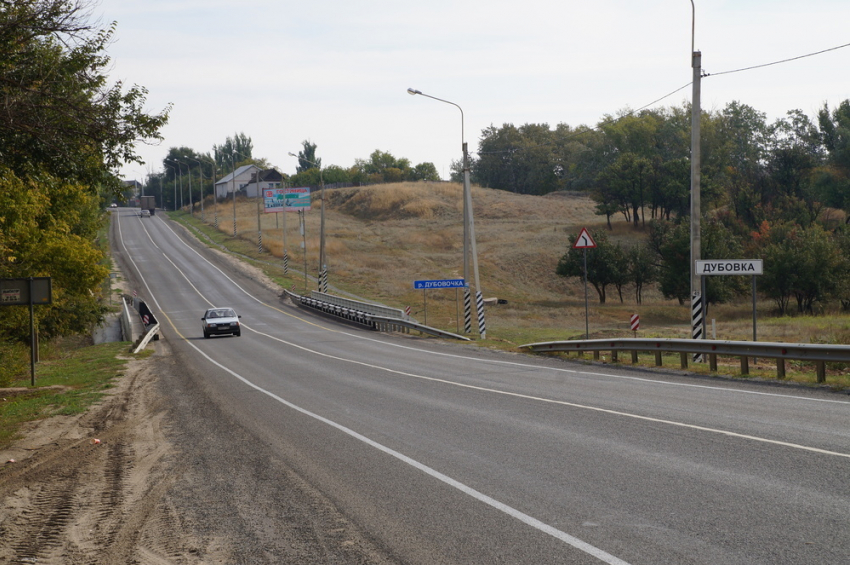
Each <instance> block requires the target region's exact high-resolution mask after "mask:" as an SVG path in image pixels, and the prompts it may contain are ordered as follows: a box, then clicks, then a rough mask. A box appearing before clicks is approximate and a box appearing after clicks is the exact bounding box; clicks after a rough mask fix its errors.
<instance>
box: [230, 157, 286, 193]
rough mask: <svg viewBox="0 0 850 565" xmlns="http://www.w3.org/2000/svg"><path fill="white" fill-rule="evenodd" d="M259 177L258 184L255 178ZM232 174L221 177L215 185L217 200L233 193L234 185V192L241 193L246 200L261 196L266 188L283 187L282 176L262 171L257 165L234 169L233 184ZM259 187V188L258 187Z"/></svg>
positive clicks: (268, 170)
mask: <svg viewBox="0 0 850 565" xmlns="http://www.w3.org/2000/svg"><path fill="white" fill-rule="evenodd" d="M258 177H259V183H258V182H257V178H258ZM233 179H234V174H233V173H231V174H229V175H227V176H225V177H222V178H221V180H219V181H218V182H217V183H215V195H216V196H217V197H218V198H226V197H227V196H230V195H231V194H232V193H233V187H234V184H235V186H236V192H237V194H238V193H242V194H244V195H245V196H247V197H248V198H256V197H257V196H258V195H259V196H262V194H263V193H262V191H263V190H265V189H267V188H280V187H281V186H283V184H282V183H283V175H281V174H280V172H278V171H277V170H275V169H266V170H262V169H260V168H259V167H258V166H257V165H245V166H243V167H239V168H238V169H236V173H235V179H236V181H235V183H234V180H233ZM258 185H259V186H258Z"/></svg>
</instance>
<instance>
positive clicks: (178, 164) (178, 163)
mask: <svg viewBox="0 0 850 565" xmlns="http://www.w3.org/2000/svg"><path fill="white" fill-rule="evenodd" d="M172 161H174V162H175V163H177V172H178V173H180V206H179V207H180V208H182V207H183V169H182V168H181V167H180V165H186V163H181V162H180V161H178V160H177V159H172ZM186 166H187V167H188V165H186ZM175 211H176V209H175Z"/></svg>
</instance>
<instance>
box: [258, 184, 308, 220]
mask: <svg viewBox="0 0 850 565" xmlns="http://www.w3.org/2000/svg"><path fill="white" fill-rule="evenodd" d="M263 203H264V211H265V212H266V213H267V214H274V213H277V212H301V211H304V212H307V211H309V210H310V187H306V186H304V187H299V188H266V189H264V190H263Z"/></svg>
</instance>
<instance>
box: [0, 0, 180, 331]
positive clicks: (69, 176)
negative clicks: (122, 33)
mask: <svg viewBox="0 0 850 565" xmlns="http://www.w3.org/2000/svg"><path fill="white" fill-rule="evenodd" d="M90 6H91V4H89V3H88V2H86V1H85V0H16V1H15V2H4V3H3V5H2V8H0V103H2V107H3V112H0V277H2V278H25V277H30V276H50V277H51V278H52V290H53V304H51V305H49V306H43V307H40V308H38V309H37V311H36V318H37V322H38V330H39V335H41V336H43V337H48V338H49V337H53V336H59V335H70V334H74V333H81V332H87V331H89V329H90V328H91V326H92V325H94V324H96V323H98V322H100V321H101V320H102V316H103V312H104V309H103V308H102V307H101V306H100V305H99V302H98V298H99V295H100V284H101V282H102V281H103V280H104V279H105V277H106V275H107V273H108V270H107V269H106V267H104V266H103V264H102V262H103V253H102V252H101V251H100V250H99V248H98V247H97V246H96V244H95V239H96V237H97V231H98V229H99V228H100V227H102V225H103V222H104V215H103V210H102V206H103V203H104V202H106V201H109V200H112V199H114V198H120V197H121V194H122V191H123V188H124V187H123V185H122V183H121V182H120V181H119V179H118V177H117V175H116V174H115V172H116V170H117V167H118V166H119V165H120V164H121V163H122V162H137V163H141V162H142V161H141V159H140V158H139V157H138V155H137V154H136V152H135V144H136V142H139V141H143V142H144V141H151V140H153V141H156V140H159V139H161V137H160V134H159V130H160V128H161V127H162V126H163V125H164V124H165V123H166V121H167V119H168V111H169V108H166V109H165V110H164V111H163V112H161V113H159V114H155V115H149V114H147V113H146V112H145V111H144V110H143V106H144V104H145V96H146V94H147V91H146V90H145V89H144V88H143V87H139V86H133V87H131V88H129V89H128V90H126V91H125V90H124V88H123V85H122V83H120V82H119V83H116V84H114V85H111V86H110V85H109V84H108V83H107V78H106V76H105V70H106V69H108V68H109V65H110V60H109V57H107V56H106V55H105V53H104V51H105V47H106V45H107V44H108V43H109V41H110V40H111V38H112V35H113V32H114V24H113V25H112V26H110V27H109V28H107V29H98V28H97V27H95V26H94V25H92V24H90V23H88V22H87V21H86V17H87V16H88V13H89V7H90ZM10 310H11V311H9V312H4V316H3V318H0V340H2V339H3V338H12V339H24V338H25V336H28V334H29V328H28V320H26V319H25V318H27V317H28V314H27V313H25V312H23V310H24V309H20V308H16V309H10Z"/></svg>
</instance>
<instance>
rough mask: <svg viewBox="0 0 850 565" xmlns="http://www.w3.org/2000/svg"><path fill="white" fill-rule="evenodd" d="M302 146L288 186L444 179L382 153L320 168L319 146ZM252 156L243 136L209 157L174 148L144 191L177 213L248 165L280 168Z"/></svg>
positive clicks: (248, 140)
mask: <svg viewBox="0 0 850 565" xmlns="http://www.w3.org/2000/svg"><path fill="white" fill-rule="evenodd" d="M301 145H302V149H301V150H300V151H299V152H298V155H297V159H298V165H297V166H296V173H295V174H294V175H288V174H286V173H281V177H282V179H283V182H284V183H286V185H288V186H312V187H317V186H319V184H320V183H321V182H322V181H324V183H325V184H329V185H334V184H336V185H367V184H381V183H391V182H404V181H411V182H415V181H439V180H440V175H439V173H438V172H437V168H436V167H435V166H434V164H433V163H420V164H418V165H412V164H411V162H410V160H409V159H405V158H396V157H394V156H393V155H392V153H390V152H387V151H381V150H375V151H373V152H372V154H371V155H370V156H369V158H368V159H355V162H354V165H352V166H351V167H348V168H343V167H340V166H338V165H329V166H327V167H322V159H321V157H318V156H317V155H316V149H317V145H316V144H315V143H312V142H310V141H308V140H305V141H303V142H302V144H301ZM253 152H254V144H253V140H252V139H251V137H250V136H248V135H245V134H244V133H237V134H235V135H233V136H232V137H231V136H228V137H227V138H226V139H225V141H224V142H223V143H222V144H221V145H215V144H214V145H213V150H212V151H211V152H207V153H203V152H199V151H196V150H195V149H192V148H190V147H171V148H169V150H168V154H167V155H166V156H165V158H164V159H163V160H162V169H163V170H162V171H161V172H156V173H151V174H150V175H148V177H147V178H146V179H144V182H143V183H142V184H143V187H144V192H145V194H146V195H149V196H154V197H155V198H156V202H157V205H158V206H160V207H162V208H166V209H175V208H176V207H182V206H186V205H188V204H189V203H190V202H194V203H198V202H200V199H201V198H202V197H206V196H209V195H211V194H213V186H214V184H215V182H217V181H218V180H220V179H221V178H223V177H225V176H227V175H228V174H230V173H231V172H232V171H234V170H236V169H239V168H240V167H243V166H245V165H256V166H257V167H259V168H260V169H262V170H266V169H272V168H274V169H278V167H276V166H274V165H273V164H271V163H270V162H269V161H268V159H265V158H258V157H254V155H253ZM178 187H179V188H178ZM135 191H136V189H135V187H132V188H127V189H126V192H125V194H124V198H125V199H129V198H131V197H132V196H133V193H134V192H135ZM181 193H182V196H181ZM175 204H177V205H179V206H175Z"/></svg>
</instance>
